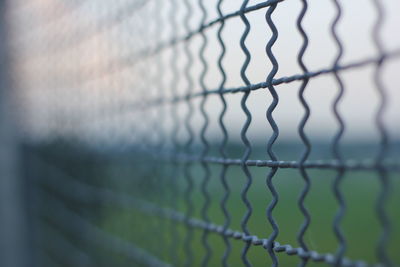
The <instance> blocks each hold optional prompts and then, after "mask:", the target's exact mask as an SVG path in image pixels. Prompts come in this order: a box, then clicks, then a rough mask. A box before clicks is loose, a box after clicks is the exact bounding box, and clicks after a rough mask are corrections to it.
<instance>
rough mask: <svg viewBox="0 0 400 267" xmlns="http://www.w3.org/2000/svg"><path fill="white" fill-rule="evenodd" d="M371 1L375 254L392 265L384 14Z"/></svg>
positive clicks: (377, 5)
mask: <svg viewBox="0 0 400 267" xmlns="http://www.w3.org/2000/svg"><path fill="white" fill-rule="evenodd" d="M373 3H374V5H375V8H376V11H377V18H376V22H375V25H374V27H373V33H372V37H373V41H374V44H375V47H376V48H377V50H378V52H379V56H380V57H381V60H379V61H377V62H376V66H375V72H374V83H375V87H376V89H377V92H378V95H379V99H380V102H379V106H378V111H377V112H376V116H375V124H376V127H377V128H378V132H379V135H380V147H379V151H378V154H377V157H376V164H377V166H379V167H378V175H379V181H380V184H381V191H380V193H379V195H378V198H377V202H376V213H377V215H378V218H379V222H380V224H381V227H382V231H381V235H380V238H379V241H378V244H377V248H376V254H377V257H378V259H379V261H380V262H381V263H383V264H384V265H385V266H392V262H391V260H390V258H389V256H388V255H387V244H388V242H389V237H390V232H391V225H390V221H389V217H388V215H387V213H386V210H385V209H386V203H387V200H388V198H389V197H390V190H389V189H390V181H389V176H388V173H387V171H386V170H385V168H382V165H383V161H384V159H385V156H386V154H387V150H388V147H389V136H388V132H387V130H386V127H385V124H384V114H385V111H386V108H387V93H386V90H385V87H384V84H383V81H382V70H383V69H382V68H383V64H384V63H385V51H384V46H383V43H382V40H381V38H380V33H381V30H382V28H383V23H384V18H385V14H384V9H383V6H382V3H381V1H377V0H374V1H373Z"/></svg>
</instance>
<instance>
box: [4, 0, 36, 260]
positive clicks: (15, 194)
mask: <svg viewBox="0 0 400 267" xmlns="http://www.w3.org/2000/svg"><path fill="white" fill-rule="evenodd" d="M5 2H6V1H4V0H0V266H4V267H23V266H34V264H33V262H32V261H31V260H30V250H29V249H28V244H29V242H28V240H29V238H28V236H29V233H28V228H27V225H28V222H27V220H26V219H27V216H26V209H25V207H26V205H25V204H26V203H25V201H24V197H25V196H24V194H23V191H24V190H23V185H24V184H23V181H22V175H21V174H22V172H21V169H20V166H19V164H20V160H21V157H20V156H21V155H20V153H19V151H20V150H19V149H20V147H19V144H18V141H19V138H18V135H17V129H16V127H15V125H14V123H15V119H14V118H13V116H14V114H15V112H13V104H12V102H13V101H12V98H11V94H12V90H11V82H10V77H9V73H10V72H9V66H10V65H9V60H8V58H9V54H8V46H7V29H6V27H7V24H6V16H5V15H6V10H5V9H6V3H5Z"/></svg>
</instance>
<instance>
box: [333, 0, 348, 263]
mask: <svg viewBox="0 0 400 267" xmlns="http://www.w3.org/2000/svg"><path fill="white" fill-rule="evenodd" d="M333 3H334V5H335V8H336V16H335V18H334V20H333V23H332V26H331V33H332V36H333V38H334V39H335V43H336V46H337V48H338V54H337V56H336V59H335V62H334V66H338V65H339V62H340V60H341V58H342V55H343V45H342V43H341V41H340V39H339V37H338V35H337V32H336V31H337V25H338V23H339V20H340V18H341V15H342V9H341V7H340V4H339V2H338V1H337V0H333ZM333 75H334V77H335V80H336V82H337V84H338V86H339V92H338V94H337V96H336V98H335V100H334V102H333V105H332V110H333V113H334V115H335V118H336V121H337V122H338V124H339V129H338V131H337V133H336V135H335V136H334V138H333V141H332V153H333V156H334V157H335V160H337V161H338V162H340V164H342V163H343V159H342V155H341V153H340V147H339V143H340V140H341V138H342V136H343V133H344V131H345V125H344V121H343V119H342V117H341V115H340V113H339V110H338V107H339V103H340V101H341V99H342V97H343V94H344V84H343V82H342V79H341V78H340V76H339V74H338V72H337V71H334V72H333ZM344 172H345V170H344V169H339V170H338V171H337V174H336V177H335V179H334V181H333V184H332V191H333V194H334V196H335V198H336V201H337V202H338V204H339V210H338V211H337V213H336V216H335V218H334V220H333V232H334V233H335V236H336V239H337V240H338V242H339V248H338V250H337V252H336V259H335V264H334V265H335V266H341V265H342V260H343V257H344V254H345V252H346V247H347V245H346V240H345V237H344V235H343V232H342V230H341V227H340V224H341V221H342V219H343V217H344V214H345V211H346V203H345V200H344V197H343V194H342V192H341V190H340V185H341V182H342V180H343V177H344Z"/></svg>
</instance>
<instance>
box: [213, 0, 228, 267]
mask: <svg viewBox="0 0 400 267" xmlns="http://www.w3.org/2000/svg"><path fill="white" fill-rule="evenodd" d="M223 1H224V0H219V1H218V4H217V12H218V16H219V17H223V14H222V10H221V7H222V3H223ZM224 26H225V20H222V21H221V24H220V26H219V28H218V32H217V38H218V42H219V45H220V47H221V54H220V56H219V58H218V68H219V71H220V73H221V76H222V80H221V83H220V85H219V91H220V92H221V94H219V97H220V100H221V104H222V110H221V113H220V115H219V120H218V122H219V126H220V128H221V132H222V141H221V144H220V146H219V153H220V155H221V157H222V158H227V155H226V151H225V150H226V145H227V143H228V138H229V137H228V131H227V129H226V127H225V124H224V116H225V113H226V110H227V105H226V100H225V97H224V94H223V93H222V92H223V90H224V87H225V83H226V73H225V70H224V66H223V64H222V63H223V59H224V57H225V53H226V47H225V44H224V41H223V39H222V32H223V29H224ZM227 169H228V165H223V166H222V168H221V173H220V179H221V183H222V186H223V188H224V195H223V197H222V199H221V201H220V207H221V210H222V213H223V215H224V219H225V221H224V224H223V231H227V230H228V229H229V226H230V223H231V218H230V215H229V211H228V208H227V206H226V205H227V201H228V199H229V195H230V188H229V184H228V181H227V180H226V171H227ZM222 238H223V240H224V243H225V247H226V248H225V251H224V254H223V256H222V262H221V263H222V266H223V267H228V266H229V265H228V257H229V254H230V252H231V250H232V246H231V242H230V241H229V238H228V237H227V236H223V237H222Z"/></svg>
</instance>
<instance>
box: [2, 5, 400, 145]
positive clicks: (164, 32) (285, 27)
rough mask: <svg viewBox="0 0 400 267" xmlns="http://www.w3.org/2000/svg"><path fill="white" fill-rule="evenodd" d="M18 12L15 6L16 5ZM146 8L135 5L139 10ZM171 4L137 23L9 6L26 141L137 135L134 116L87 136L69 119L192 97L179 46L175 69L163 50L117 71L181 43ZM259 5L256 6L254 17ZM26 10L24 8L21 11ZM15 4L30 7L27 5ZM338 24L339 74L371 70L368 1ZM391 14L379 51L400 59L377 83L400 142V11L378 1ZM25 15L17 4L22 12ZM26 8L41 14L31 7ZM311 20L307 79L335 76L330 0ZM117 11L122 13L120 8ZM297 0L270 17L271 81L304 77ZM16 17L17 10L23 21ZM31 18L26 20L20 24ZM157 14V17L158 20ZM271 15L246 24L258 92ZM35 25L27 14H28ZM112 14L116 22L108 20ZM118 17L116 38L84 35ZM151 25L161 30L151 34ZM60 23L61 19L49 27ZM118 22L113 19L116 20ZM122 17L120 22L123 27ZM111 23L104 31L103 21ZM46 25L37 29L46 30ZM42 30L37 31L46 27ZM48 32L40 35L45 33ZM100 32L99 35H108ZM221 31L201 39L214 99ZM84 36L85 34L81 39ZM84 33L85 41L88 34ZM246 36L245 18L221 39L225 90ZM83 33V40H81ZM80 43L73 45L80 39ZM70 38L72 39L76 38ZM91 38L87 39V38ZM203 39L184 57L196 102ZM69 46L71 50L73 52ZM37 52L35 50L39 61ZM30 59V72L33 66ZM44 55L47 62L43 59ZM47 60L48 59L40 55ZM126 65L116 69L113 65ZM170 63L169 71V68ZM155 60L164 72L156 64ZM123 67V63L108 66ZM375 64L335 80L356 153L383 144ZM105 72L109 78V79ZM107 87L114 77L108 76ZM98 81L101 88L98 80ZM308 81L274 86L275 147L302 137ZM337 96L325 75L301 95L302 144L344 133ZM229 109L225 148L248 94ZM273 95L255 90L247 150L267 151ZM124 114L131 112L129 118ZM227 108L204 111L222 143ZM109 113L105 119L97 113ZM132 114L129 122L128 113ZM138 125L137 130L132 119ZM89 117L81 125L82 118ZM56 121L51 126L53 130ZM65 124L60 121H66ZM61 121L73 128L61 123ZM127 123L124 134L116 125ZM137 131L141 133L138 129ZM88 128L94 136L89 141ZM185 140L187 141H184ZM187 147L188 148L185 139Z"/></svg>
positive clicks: (105, 11)
mask: <svg viewBox="0 0 400 267" xmlns="http://www.w3.org/2000/svg"><path fill="white" fill-rule="evenodd" d="M17 2H21V1H15V3H17ZM139 2H140V1H137V3H139ZM170 2H171V1H161V4H160V3H158V2H157V1H156V0H154V1H153V0H149V3H148V4H147V5H146V6H145V7H144V8H142V9H141V10H140V12H139V13H136V14H134V15H131V16H126V17H124V14H125V13H124V11H125V12H126V14H129V13H128V9H127V8H124V7H126V6H129V5H132V3H134V2H132V1H126V0H120V1H115V2H113V5H112V6H111V5H110V2H108V1H87V2H86V3H84V4H81V5H79V6H78V8H76V7H75V8H74V5H73V4H72V5H70V6H68V5H66V4H63V3H61V2H60V3H58V2H57V1H50V0H40V1H39V0H38V1H37V2H36V3H35V4H26V5H28V6H27V7H20V9H21V8H22V11H21V10H19V9H18V7H14V9H15V10H14V13H12V12H11V15H10V17H11V18H12V19H11V21H13V23H12V29H13V31H12V36H13V37H12V38H14V39H15V43H16V44H18V45H16V46H15V47H16V48H15V49H16V50H17V51H18V52H19V53H20V54H19V57H18V58H17V60H16V62H18V63H17V64H16V69H17V70H18V71H17V72H18V74H17V76H18V78H17V79H16V80H18V83H17V84H18V87H19V90H18V93H17V98H18V99H19V100H18V101H20V103H23V104H22V105H20V106H22V109H23V110H24V111H23V112H22V114H23V115H22V117H23V121H25V123H26V124H29V125H30V126H29V127H30V128H29V127H28V128H29V129H27V132H32V133H36V134H38V135H43V134H44V135H46V134H45V133H44V131H45V130H43V129H47V131H48V132H49V131H50V132H51V131H56V132H57V131H58V132H63V131H65V130H66V128H68V127H69V130H70V131H73V132H74V131H75V132H79V131H83V132H85V131H87V135H89V136H90V135H93V134H95V133H97V134H98V132H99V127H100V129H102V130H103V131H106V130H105V129H108V128H109V129H111V131H114V132H115V131H117V132H118V131H121V132H122V131H129V129H124V127H125V128H129V126H127V125H133V126H131V127H133V128H136V125H135V123H137V121H140V120H141V119H143V118H141V116H143V115H141V113H140V114H138V115H135V114H133V115H132V113H129V112H128V113H127V115H126V116H125V115H122V116H121V119H120V120H119V121H111V122H103V124H101V125H100V126H99V125H98V126H97V128H96V127H95V128H90V127H89V128H88V126H87V125H88V124H89V123H85V124H86V125H84V127H82V125H76V124H73V123H71V122H70V119H71V117H74V118H75V119H76V118H78V119H81V120H83V121H85V119H86V120H93V118H92V117H91V116H94V115H93V114H100V115H99V116H102V115H101V114H106V111H105V110H107V109H106V108H105V106H107V105H108V106H109V105H110V104H111V105H114V109H115V108H121V109H125V108H126V109H129V105H130V104H133V103H138V102H141V99H142V98H149V97H151V96H152V97H154V98H156V97H161V96H167V97H168V96H171V92H172V90H173V89H175V90H177V92H178V93H179V94H180V95H183V94H185V93H186V92H187V91H186V90H187V81H185V77H184V72H185V68H186V57H185V55H184V45H183V43H182V42H181V43H179V44H178V45H176V48H177V51H178V55H179V56H178V57H176V59H174V58H173V55H172V54H171V53H172V51H173V50H172V49H171V48H169V49H165V50H163V52H162V53H161V54H160V57H159V58H158V59H157V58H150V59H148V60H145V61H144V62H142V63H140V62H139V63H137V62H135V64H133V63H132V65H134V66H133V67H127V68H126V67H121V66H122V65H123V64H124V63H123V62H125V61H128V62H129V61H135V57H134V56H132V55H134V54H135V53H136V54H137V52H138V51H139V52H140V51H143V49H146V48H149V47H150V48H152V47H154V46H155V45H157V44H158V43H159V42H163V41H164V42H165V41H167V40H170V39H171V36H172V34H173V33H175V34H177V36H184V35H185V29H184V24H183V19H184V16H185V12H186V9H185V7H184V5H182V3H180V2H179V1H178V2H179V3H180V6H179V7H178V8H176V9H175V10H174V18H175V19H176V21H177V26H176V27H174V28H172V27H171V23H170V22H171V21H170V18H169V15H170V14H171V6H170ZM260 2H262V1H255V0H253V1H249V4H248V6H252V5H255V4H257V3H260ZM21 3H22V2H21ZM21 3H20V5H23V4H21ZM191 3H192V4H193V14H192V16H190V21H189V24H190V28H191V29H192V30H194V29H196V28H197V27H198V25H199V21H200V19H201V15H202V13H201V11H200V9H199V6H198V5H197V4H196V1H192V2H191ZM340 3H341V7H342V12H343V15H342V17H341V19H340V21H339V23H338V26H337V32H338V37H339V39H340V41H341V43H342V45H343V47H344V53H343V57H342V58H341V60H340V63H339V64H340V65H347V64H352V63H358V62H363V61H365V60H374V59H376V58H377V57H378V51H377V48H376V46H375V44H374V42H373V39H372V30H373V26H374V23H375V22H376V18H377V14H376V9H375V7H374V5H373V1H365V0H352V1H340ZM382 3H383V5H384V13H385V15H384V23H383V26H382V31H381V35H380V38H381V40H382V43H383V45H384V48H385V50H386V51H388V52H389V53H394V52H396V51H397V57H393V58H391V59H389V60H387V62H386V63H385V65H384V70H383V72H382V80H383V84H384V90H385V92H386V93H387V96H388V103H387V105H386V108H385V112H384V122H385V125H386V128H387V130H388V132H389V134H390V136H391V138H392V139H398V138H399V137H400V127H399V123H398V122H399V118H400V103H399V102H400V90H399V81H398V77H397V76H398V73H399V71H398V69H400V58H399V56H398V55H399V53H398V51H399V50H400V35H399V34H396V33H397V32H398V25H400V17H399V16H398V14H396V10H400V2H399V1H396V0H386V1H382ZM241 4H242V1H239V0H231V1H225V2H224V4H223V6H222V9H223V13H224V14H228V13H231V12H234V11H236V10H238V9H239V8H240V6H241ZM15 5H16V6H18V4H15ZM29 5H34V6H33V7H31V6H29ZM205 5H206V9H207V13H208V14H207V18H206V21H211V20H213V19H215V18H217V17H218V14H217V11H216V1H205ZM308 5H309V7H308V11H307V13H306V15H305V18H304V22H303V27H304V29H305V31H306V33H307V36H308V38H309V46H308V48H307V50H306V52H305V55H304V63H305V65H306V66H307V68H308V69H309V71H318V70H321V69H329V68H332V66H333V65H334V60H335V57H336V55H337V45H336V43H335V40H334V39H333V37H332V34H331V32H330V27H331V24H332V21H333V19H334V17H335V14H336V9H335V7H334V5H333V1H331V0H309V1H308ZM121 7H122V9H121ZM301 7H302V3H301V1H300V0H285V1H283V2H281V3H279V4H278V6H277V8H276V10H275V11H274V13H273V15H272V19H273V21H274V23H275V25H276V27H277V28H278V32H279V37H278V40H277V42H276V43H275V45H274V47H273V49H272V50H273V53H274V55H275V57H276V58H277V60H278V63H279V70H278V73H277V74H276V76H275V78H281V77H285V76H292V75H297V74H302V71H301V69H300V67H299V64H298V62H297V55H298V53H299V49H300V47H301V45H302V42H303V40H302V38H301V35H300V34H299V32H298V30H297V28H296V20H297V18H298V15H299V12H300V10H301ZM18 10H19V11H18ZM24 12H25V13H24ZM155 12H157V13H155ZM265 12H266V9H265V8H264V9H260V10H258V11H254V12H251V13H248V14H246V17H247V18H248V20H249V21H250V25H251V30H250V33H249V35H248V38H247V39H246V46H247V48H248V49H249V51H250V53H251V60H250V64H249V66H248V68H247V71H246V75H247V77H248V79H249V80H250V82H251V83H260V82H265V81H266V77H267V75H268V73H269V72H270V71H271V63H270V61H269V59H268V58H267V56H266V53H265V45H266V43H267V42H268V40H269V38H270V37H271V31H270V29H269V28H268V25H267V24H266V21H265V17H264V16H265ZM27 14H28V15H27ZM110 14H111V15H110ZM113 14H119V16H120V18H122V19H121V20H120V21H118V20H117V22H116V23H115V25H114V26H113V27H109V28H107V25H106V24H104V25H102V26H104V28H105V30H103V31H101V33H100V34H93V36H91V35H90V34H87V33H88V32H89V33H90V32H96V31H97V29H99V28H96V22H99V21H106V22H107V18H109V17H110V16H111V17H113ZM156 14H158V15H159V18H160V21H161V23H159V24H156V23H157V22H156V20H157V19H156V16H157V15H156ZM56 17H59V18H57V19H54V18H56ZM114 17H115V16H114ZM116 17H118V16H116ZM103 18H105V19H106V20H103ZM35 23H37V24H38V25H39V27H37V29H35V26H33V28H34V29H33V30H29V27H28V30H27V29H26V28H27V27H26V25H27V24H33V25H35ZM41 23H42V24H41ZM40 25H41V26H40ZM43 25H44V26H43ZM102 26H100V29H101V27H102ZM218 27H219V24H215V25H214V26H212V27H210V28H208V29H207V30H205V31H204V33H205V37H206V38H207V46H206V48H205V52H204V57H205V58H206V61H207V62H208V70H207V73H206V76H205V79H204V84H205V87H206V89H207V90H213V89H218V88H219V84H220V81H221V73H220V71H219V69H218V65H217V60H218V57H219V55H220V53H221V48H220V45H219V43H218V40H217V38H216V37H217V30H218ZM82 30H83V31H82ZM86 30H87V32H86ZM243 31H244V24H243V22H242V21H241V19H240V18H239V17H235V18H232V19H229V20H227V21H226V24H225V28H224V30H223V35H222V37H223V40H224V43H225V45H226V49H227V52H226V55H225V58H224V60H223V67H224V70H225V72H226V74H227V81H226V84H225V87H226V88H235V87H239V86H243V85H244V82H243V80H242V79H241V76H240V70H241V67H242V65H243V62H244V60H245V56H244V54H243V51H242V50H241V48H240V45H239V44H240V38H241V36H242V34H243ZM80 32H83V33H86V34H87V35H88V36H89V37H87V38H84V41H82V42H81V43H80V44H79V45H76V46H72V47H73V48H72V49H71V48H67V49H65V50H62V51H64V52H62V53H58V54H57V53H56V54H55V56H54V54H51V53H49V54H47V53H48V52H49V50H51V47H52V46H53V47H54V46H61V47H62V45H63V42H64V45H65V43H66V44H70V43H71V40H72V41H74V39H73V38H78V37H79V33H80ZM77 33H78V34H77ZM77 35H78V37H76V36H77ZM74 36H75V37H74ZM90 36H91V37H90ZM201 44H202V37H201V36H200V35H196V36H194V37H193V38H191V39H190V42H188V47H189V48H188V49H189V50H190V52H191V53H192V55H193V59H194V60H193V65H192V66H191V69H190V74H191V77H192V79H193V81H194V85H193V88H192V90H193V91H194V92H200V91H201V90H202V88H201V84H200V75H201V71H202V68H203V66H202V63H201V60H200V57H199V55H200V54H199V53H200V46H201ZM67 46H68V45H67ZM35 49H36V50H35ZM36 54H37V55H39V56H38V57H34V60H31V61H29V60H28V61H27V60H24V58H29V57H30V56H32V55H36ZM40 55H42V57H41V56H40ZM43 55H44V56H43ZM121 58H122V59H125V61H118V60H117V61H115V59H121ZM171 58H172V60H171ZM157 60H159V61H157ZM173 61H175V62H176V64H177V66H178V71H179V81H178V80H177V81H175V80H173V76H172V70H171V68H172V67H171V62H173ZM110 62H111V63H112V62H117V63H118V64H114V65H112V64H111V67H109V65H110ZM160 62H161V64H162V65H163V68H164V70H165V71H163V72H162V74H161V75H158V74H157V73H156V71H157V67H158V64H160ZM104 66H107V67H109V68H111V69H112V70H116V71H111V72H112V73H111V74H109V73H108V74H107V75H104V77H103V76H101V75H100V76H101V78H99V79H92V80H90V82H87V83H84V85H81V84H79V83H78V85H76V84H73V83H68V81H75V82H76V81H80V80H84V79H85V77H87V76H90V75H93V73H94V74H96V73H102V70H103V69H104ZM374 70H375V68H374V64H366V65H365V66H362V67H357V68H353V69H348V70H344V71H342V72H340V73H339V75H340V78H341V79H342V82H343V84H344V88H345V91H344V96H343V98H342V100H341V101H340V103H339V106H338V108H339V113H340V115H341V116H342V118H343V120H344V122H345V125H346V131H345V134H344V137H343V140H345V141H346V140H347V141H349V142H354V141H359V140H365V141H370V140H375V141H376V140H378V139H379V132H378V131H377V127H376V124H375V116H376V112H377V109H378V106H379V103H380V100H379V94H378V91H377V88H376V86H375V83H374V79H373V75H374ZM103 72H104V71H103ZM106 76H107V77H106ZM94 77H97V76H95V75H94ZM300 84H301V82H292V83H289V84H281V85H277V86H276V87H275V89H276V91H277V92H278V95H279V99H280V100H279V104H278V107H277V109H276V110H275V112H274V117H275V120H276V121H277V124H278V126H279V128H280V138H282V139H296V138H298V132H297V128H298V125H299V123H300V121H301V119H302V116H303V114H304V109H303V107H302V106H301V104H300V101H299V98H298V91H299V87H300ZM338 90H339V87H338V83H337V81H336V80H335V78H334V76H333V75H332V74H326V75H320V76H318V77H315V78H312V79H311V80H310V81H309V84H308V85H307V87H306V91H305V98H306V100H307V102H308V104H309V106H310V109H311V116H310V119H309V121H308V122H307V124H306V133H307V135H309V136H310V137H312V138H319V139H331V138H332V137H333V136H334V135H335V134H336V133H337V131H338V124H337V122H336V120H335V117H334V115H333V112H332V104H333V101H334V99H335V97H336V95H337V93H338ZM225 97H226V101H227V105H228V110H227V113H226V116H225V119H224V122H225V125H226V127H227V129H228V131H229V133H230V138H231V139H233V140H239V135H240V130H241V128H242V127H243V125H244V123H245V119H246V117H245V115H244V113H243V110H242V109H241V107H240V101H241V99H242V97H243V94H242V93H237V94H227V95H225ZM271 100H272V98H271V95H270V93H269V92H268V90H266V89H260V90H256V91H253V92H251V93H250V96H249V98H248V101H247V106H248V108H249V110H250V111H251V113H252V123H251V125H250V128H249V131H248V136H249V137H250V139H251V140H266V139H267V138H268V137H269V136H270V135H271V127H270V125H269V124H268V122H267V120H266V117H265V112H266V110H267V108H268V106H269V105H270V103H271ZM200 101H201V98H196V99H194V100H193V102H192V103H193V104H194V106H195V112H194V115H193V121H192V122H191V125H192V127H193V128H194V130H195V132H196V133H199V132H200V129H201V127H202V126H203V123H204V118H203V116H202V114H201V112H200V107H199V104H200ZM125 106H128V107H125ZM177 107H178V115H179V117H180V118H181V120H183V119H184V117H185V116H186V114H187V105H186V104H185V103H181V104H179V105H177ZM221 107H222V106H221V100H220V98H219V97H218V95H210V96H209V97H208V98H207V102H206V105H205V109H206V112H207V114H208V116H209V119H210V125H209V127H208V128H207V136H208V137H209V138H220V136H221V129H220V128H219V126H218V116H219V114H220V112H221ZM102 112H103V113H102ZM132 112H133V111H132ZM132 116H133V117H135V116H136V118H135V119H134V120H133V121H132V122H131V121H130V119H131V118H132ZM144 116H149V117H150V118H151V119H149V120H153V121H155V123H157V116H158V115H157V114H156V113H155V112H154V113H153V112H149V113H148V114H147V115H146V114H145V115H144ZM165 117H166V118H165V122H164V123H163V127H165V128H167V129H168V128H170V127H171V125H172V122H171V120H170V116H168V115H166V116H165ZM82 118H83V119H82ZM54 121H55V122H54ZM60 121H61V122H60ZM65 121H69V123H66V122H65ZM121 124H123V125H121ZM138 128H140V126H139V127H138ZM88 129H89V130H88ZM181 132H182V133H181V134H182V135H183V136H184V133H183V130H182V131H181ZM182 138H183V137H182Z"/></svg>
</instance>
